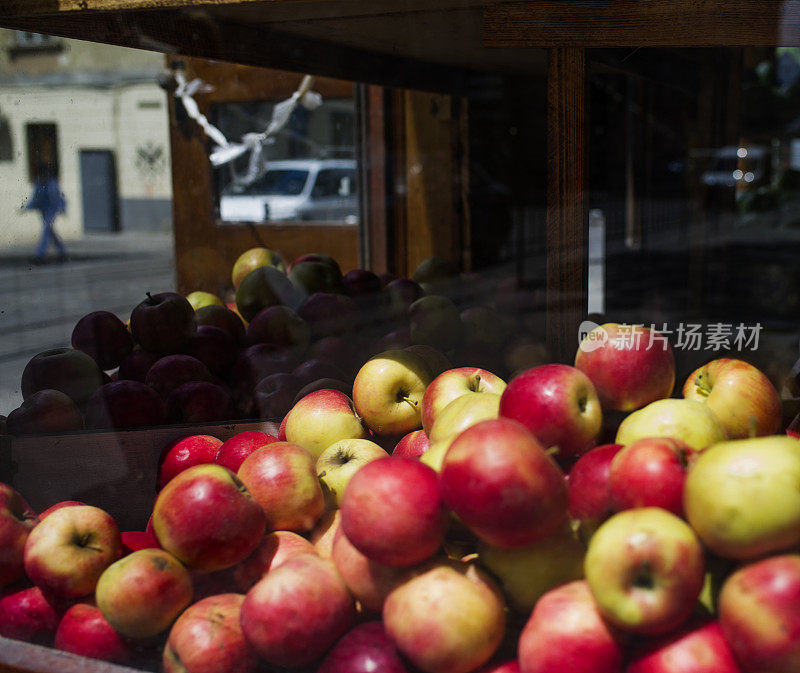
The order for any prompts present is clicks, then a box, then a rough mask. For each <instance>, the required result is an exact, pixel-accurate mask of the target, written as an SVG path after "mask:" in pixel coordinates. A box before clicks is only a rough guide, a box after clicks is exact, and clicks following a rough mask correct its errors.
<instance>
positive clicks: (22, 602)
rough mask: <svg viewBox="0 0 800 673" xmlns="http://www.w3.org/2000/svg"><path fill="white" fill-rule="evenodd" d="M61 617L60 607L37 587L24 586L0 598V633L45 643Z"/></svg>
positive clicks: (54, 630)
mask: <svg viewBox="0 0 800 673" xmlns="http://www.w3.org/2000/svg"><path fill="white" fill-rule="evenodd" d="M60 619H61V608H60V606H59V605H58V603H57V602H56V601H55V600H53V599H52V598H51V597H48V596H47V595H46V594H44V593H42V590H41V589H40V588H39V587H27V588H25V589H20V590H19V591H14V592H12V593H8V594H6V595H5V596H3V597H2V598H0V636H3V637H4V638H13V639H14V640H24V641H25V642H28V643H38V644H40V645H49V644H50V643H52V642H53V637H54V636H55V633H56V628H57V627H58V622H59V621H60Z"/></svg>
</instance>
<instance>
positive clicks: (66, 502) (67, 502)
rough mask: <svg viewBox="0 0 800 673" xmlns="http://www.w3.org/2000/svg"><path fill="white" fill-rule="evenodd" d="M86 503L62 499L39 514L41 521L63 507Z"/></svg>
mask: <svg viewBox="0 0 800 673" xmlns="http://www.w3.org/2000/svg"><path fill="white" fill-rule="evenodd" d="M85 504H86V503H85V502H81V501H80V500H61V501H59V502H57V503H55V504H53V505H50V507H48V508H47V509H46V510H44V511H43V512H42V513H41V514H39V521H43V520H44V519H46V518H47V517H48V516H50V515H51V514H52V513H53V512H55V511H57V510H59V509H61V508H62V507H76V506H81V505H85Z"/></svg>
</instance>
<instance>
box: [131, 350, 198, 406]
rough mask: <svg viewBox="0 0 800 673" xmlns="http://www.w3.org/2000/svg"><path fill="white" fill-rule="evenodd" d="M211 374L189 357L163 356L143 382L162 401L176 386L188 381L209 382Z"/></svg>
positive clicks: (178, 355) (177, 355)
mask: <svg viewBox="0 0 800 673" xmlns="http://www.w3.org/2000/svg"><path fill="white" fill-rule="evenodd" d="M211 379H212V376H211V372H210V371H208V367H206V366H205V365H204V364H203V363H202V362H200V360H198V359H197V358H193V357H192V356H191V355H183V354H181V353H175V354H174V355H165V356H164V357H163V358H161V359H160V360H158V362H156V363H155V364H154V365H153V366H152V367H150V371H148V372H147V376H146V377H145V379H144V382H145V383H146V384H147V385H148V386H150V387H151V388H152V389H153V390H155V391H156V392H157V393H158V394H159V396H160V397H161V399H162V400H166V399H167V396H168V395H169V394H170V393H171V392H172V391H173V390H175V388H177V387H178V386H180V385H182V384H184V383H188V382H189V381H211Z"/></svg>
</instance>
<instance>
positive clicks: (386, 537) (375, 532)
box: [341, 457, 446, 566]
mask: <svg viewBox="0 0 800 673" xmlns="http://www.w3.org/2000/svg"><path fill="white" fill-rule="evenodd" d="M341 510H342V521H341V526H342V529H343V531H344V533H345V535H347V538H348V540H350V542H352V544H353V546H355V547H356V549H358V550H359V551H360V552H361V553H362V554H364V555H365V556H367V557H368V558H369V559H370V560H373V561H377V562H378V563H382V564H384V565H388V566H411V565H415V564H417V563H420V562H421V561H424V560H425V559H427V558H429V557H430V556H432V555H433V554H434V553H435V552H436V551H437V550H438V549H439V547H440V546H441V544H442V541H443V539H444V530H445V521H446V514H445V509H444V503H443V501H442V494H441V491H440V489H439V483H438V479H437V474H436V472H435V471H434V470H432V469H431V468H430V467H428V466H427V465H424V464H422V463H420V462H419V461H418V460H414V459H411V458H391V457H389V458H379V459H378V460H374V461H372V462H371V463H368V464H366V465H364V467H362V468H361V469H360V470H359V471H358V472H356V474H355V475H353V478H352V479H351V480H350V483H349V484H348V485H347V489H346V490H345V492H344V495H343V497H342V502H341Z"/></svg>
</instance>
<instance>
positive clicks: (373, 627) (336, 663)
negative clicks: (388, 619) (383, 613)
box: [317, 621, 410, 673]
mask: <svg viewBox="0 0 800 673" xmlns="http://www.w3.org/2000/svg"><path fill="white" fill-rule="evenodd" d="M378 671H380V673H410V671H409V669H408V667H407V666H406V664H405V663H404V662H403V660H402V659H401V658H400V655H399V653H398V652H397V649H396V648H395V646H394V643H392V641H391V640H390V639H389V637H388V636H387V635H386V630H385V629H384V628H383V624H382V623H381V622H378V621H374V622H362V623H361V624H358V625H357V626H354V627H353V628H352V629H350V631H348V632H347V633H345V634H344V635H343V636H342V637H341V639H340V640H339V642H337V643H336V645H334V646H333V647H332V648H331V650H330V652H328V654H326V655H325V658H324V659H323V660H322V664H320V666H319V668H318V669H317V673H377V672H378Z"/></svg>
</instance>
